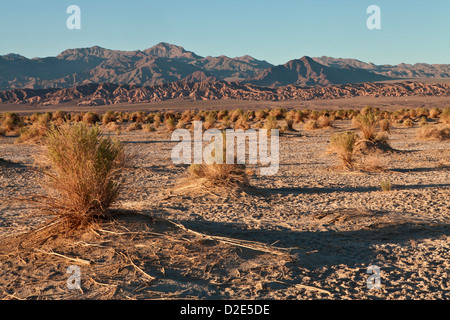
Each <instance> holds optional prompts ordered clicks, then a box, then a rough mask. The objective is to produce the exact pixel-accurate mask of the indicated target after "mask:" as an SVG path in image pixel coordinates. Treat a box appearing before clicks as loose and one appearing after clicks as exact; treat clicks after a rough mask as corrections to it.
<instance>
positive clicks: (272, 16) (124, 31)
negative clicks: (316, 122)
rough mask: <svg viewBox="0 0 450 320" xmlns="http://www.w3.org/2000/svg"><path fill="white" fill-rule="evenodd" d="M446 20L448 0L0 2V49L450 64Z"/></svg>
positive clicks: (4, 51)
mask: <svg viewBox="0 0 450 320" xmlns="http://www.w3.org/2000/svg"><path fill="white" fill-rule="evenodd" d="M70 5H77V6H79V7H80V10H81V29H79V30H69V29H68V28H67V26H66V20H67V19H68V18H69V16H70V14H68V13H67V12H66V10H67V7H69V6H70ZM370 5H377V6H378V7H379V8H380V21H381V29H374V30H370V29H369V28H367V25H366V21H367V19H368V18H369V17H370V16H371V14H368V13H367V8H368V7H369V6H370ZM449 17H450V1H449V0H427V1H425V0H423V1H417V0H370V1H366V0H271V1H268V0H227V1H225V0H158V1H155V0H127V1H117V0H109V1H105V0H70V1H67V0H14V1H13V0H0V55H4V54H8V53H17V54H21V55H23V56H25V57H27V58H33V57H47V56H56V55H58V54H59V53H61V52H62V51H64V50H66V49H69V48H83V47H91V46H94V45H98V46H100V47H104V48H108V49H114V50H144V49H147V48H150V47H152V46H154V45H156V44H157V43H159V42H168V43H172V44H176V45H179V46H182V47H184V48H185V49H186V50H189V51H193V52H195V53H196V54H198V55H200V56H219V55H226V56H229V57H237V56H243V55H247V54H248V55H251V56H253V57H255V58H257V59H261V60H266V61H268V62H270V63H272V64H275V65H278V64H284V63H286V62H287V61H289V60H292V59H298V58H301V57H302V56H305V55H307V56H311V57H320V56H330V57H335V58H353V59H359V60H361V61H364V62H372V63H375V64H398V63H402V62H404V63H419V62H424V63H446V64H450V19H449Z"/></svg>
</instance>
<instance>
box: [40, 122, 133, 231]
mask: <svg viewBox="0 0 450 320" xmlns="http://www.w3.org/2000/svg"><path fill="white" fill-rule="evenodd" d="M45 143H46V146H47V151H46V158H47V163H46V167H47V169H46V170H45V171H44V172H45V173H46V174H45V177H46V178H47V179H45V180H46V181H45V183H44V185H45V187H46V188H47V190H48V192H49V195H48V196H46V197H44V201H43V203H44V205H45V206H44V210H45V211H46V212H48V213H51V214H54V215H56V216H57V217H59V218H62V219H64V221H66V222H68V223H69V224H70V225H71V226H72V227H74V228H76V227H80V226H86V225H89V224H91V223H92V222H93V221H94V220H95V218H96V217H99V216H102V215H104V214H105V213H106V212H107V210H108V208H109V207H110V205H111V204H112V203H113V202H114V201H115V200H116V199H117V197H118V196H119V193H120V191H121V189H122V186H123V179H122V173H123V171H124V168H125V165H126V164H127V161H128V160H129V158H128V157H127V156H126V154H125V152H124V149H123V147H122V145H121V144H120V143H119V141H116V140H112V139H110V138H108V137H103V136H102V135H101V131H100V129H99V128H98V127H97V126H94V127H88V126H86V125H85V124H83V123H78V124H75V125H73V126H69V125H67V124H66V125H62V126H60V127H54V128H52V129H51V130H49V132H48V134H47V137H46V139H45Z"/></svg>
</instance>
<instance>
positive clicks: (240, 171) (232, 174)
mask: <svg viewBox="0 0 450 320" xmlns="http://www.w3.org/2000/svg"><path fill="white" fill-rule="evenodd" d="M222 137H223V158H222V160H223V163H217V162H213V163H202V164H191V165H190V166H189V168H188V173H189V177H188V180H190V181H193V182H194V183H195V182H196V181H200V187H201V188H205V187H206V188H225V189H227V190H228V191H232V190H233V189H236V188H238V189H239V188H243V187H248V186H249V185H250V183H249V179H248V175H247V171H246V166H245V165H244V164H237V163H236V160H237V159H236V157H235V159H234V160H235V161H234V162H235V163H230V164H229V163H226V153H227V151H226V134H225V131H223V133H222ZM212 156H213V157H214V154H212Z"/></svg>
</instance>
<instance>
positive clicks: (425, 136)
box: [417, 124, 450, 141]
mask: <svg viewBox="0 0 450 320" xmlns="http://www.w3.org/2000/svg"><path fill="white" fill-rule="evenodd" d="M417 138H418V139H419V140H436V141H442V140H447V139H450V125H445V124H441V125H430V124H428V125H424V126H422V127H420V128H418V129H417Z"/></svg>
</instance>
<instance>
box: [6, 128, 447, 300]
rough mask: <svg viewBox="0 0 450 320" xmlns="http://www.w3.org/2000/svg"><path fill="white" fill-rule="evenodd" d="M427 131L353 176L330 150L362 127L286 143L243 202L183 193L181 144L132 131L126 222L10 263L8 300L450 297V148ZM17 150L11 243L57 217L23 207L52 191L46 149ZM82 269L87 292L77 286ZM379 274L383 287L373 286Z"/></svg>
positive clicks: (127, 136)
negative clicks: (385, 182)
mask: <svg viewBox="0 0 450 320" xmlns="http://www.w3.org/2000/svg"><path fill="white" fill-rule="evenodd" d="M417 127H418V126H417V124H415V125H414V127H412V128H408V127H401V126H395V125H394V126H393V127H392V129H391V131H390V133H389V143H390V145H391V147H392V148H393V149H395V152H389V153H381V154H377V155H376V159H375V160H376V161H377V163H381V164H382V167H384V170H379V171H370V172H364V171H353V172H349V171H345V170H340V169H337V168H336V165H337V163H338V159H337V157H336V155H333V154H329V153H328V152H327V145H328V143H329V141H330V135H331V134H332V133H333V132H338V131H343V130H346V129H349V128H351V121H350V120H336V121H334V122H333V126H332V127H331V128H326V129H319V130H314V131H307V130H303V124H302V123H299V124H295V125H294V129H295V131H293V132H288V133H285V134H281V136H280V169H279V171H278V173H277V174H276V175H274V176H261V175H260V174H259V169H258V167H257V166H251V165H250V166H248V167H249V168H250V169H252V171H253V174H252V175H251V177H250V183H251V185H252V186H253V188H251V189H249V190H247V191H246V192H242V193H239V194H227V193H221V192H214V190H211V191H210V192H204V193H203V194H193V193H182V192H175V191H173V190H175V189H173V187H174V186H175V185H177V183H178V182H179V181H180V180H181V179H182V178H183V176H184V175H186V169H187V166H185V165H173V164H172V162H171V158H170V152H171V148H172V147H173V146H174V144H175V142H171V141H170V133H168V132H166V131H165V130H164V128H163V127H161V128H159V129H158V130H157V131H156V132H148V133H146V132H143V131H142V130H138V131H132V132H127V131H126V130H123V131H122V133H121V134H120V135H119V136H118V138H119V139H120V140H121V141H122V142H123V143H124V145H125V146H126V148H127V150H129V151H130V152H132V153H133V154H134V155H135V159H134V162H133V165H132V167H131V168H129V169H128V171H127V185H126V187H125V189H124V192H123V193H122V194H121V197H120V201H119V202H118V203H117V204H116V205H115V206H114V214H113V216H114V220H107V221H105V222H104V223H103V224H102V226H101V228H100V229H99V230H97V231H95V232H87V233H85V234H81V235H77V236H76V237H75V236H73V237H72V238H63V239H55V238H51V239H45V240H43V241H41V242H38V243H39V245H38V246H36V245H35V244H32V245H31V244H30V245H29V246H28V247H27V239H25V238H24V240H23V243H22V244H21V245H20V246H18V247H17V248H16V250H13V251H11V252H9V253H2V255H1V256H0V298H1V299H180V298H188V299H191V298H192V299H449V298H450V283H449V281H448V273H449V270H450V227H449V216H450V170H449V169H450V141H449V140H444V141H419V140H417V139H416V130H417ZM105 132H106V134H109V135H111V136H114V137H115V136H116V133H115V132H111V131H105ZM15 139H16V138H14V137H3V138H0V155H1V158H3V159H4V161H3V162H2V163H0V199H1V201H0V237H2V239H3V240H2V241H4V239H5V238H7V237H8V236H9V237H10V236H11V235H15V237H16V238H20V237H21V236H22V235H23V234H25V233H26V232H29V231H30V230H32V229H34V228H38V227H39V224H40V223H42V222H44V221H45V219H46V217H45V216H39V215H36V214H35V210H34V209H33V204H31V203H27V202H23V201H20V199H26V198H30V197H31V196H32V195H39V194H42V192H43V191H42V189H41V187H40V186H39V184H37V183H36V179H37V178H39V175H40V173H39V172H38V171H36V170H34V169H33V168H34V164H35V159H36V155H39V154H40V153H41V152H42V148H43V147H41V146H39V145H33V144H17V143H14V141H15ZM365 160H366V161H369V160H371V161H375V160H374V159H369V160H367V159H365ZM382 179H389V180H390V181H391V182H392V190H391V191H382V190H381V188H380V180H382ZM32 235H33V233H31V236H30V237H32ZM7 239H9V238H7ZM70 265H78V266H79V267H80V269H81V289H80V290H69V289H68V288H67V285H66V284H67V278H68V276H69V274H68V273H67V272H66V270H67V267H68V266H70ZM370 265H376V266H378V267H379V268H380V271H381V273H380V277H381V278H380V279H381V289H371V290H369V288H368V287H367V283H366V282H367V279H368V277H369V276H370V274H369V273H367V269H368V267H369V266H370Z"/></svg>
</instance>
